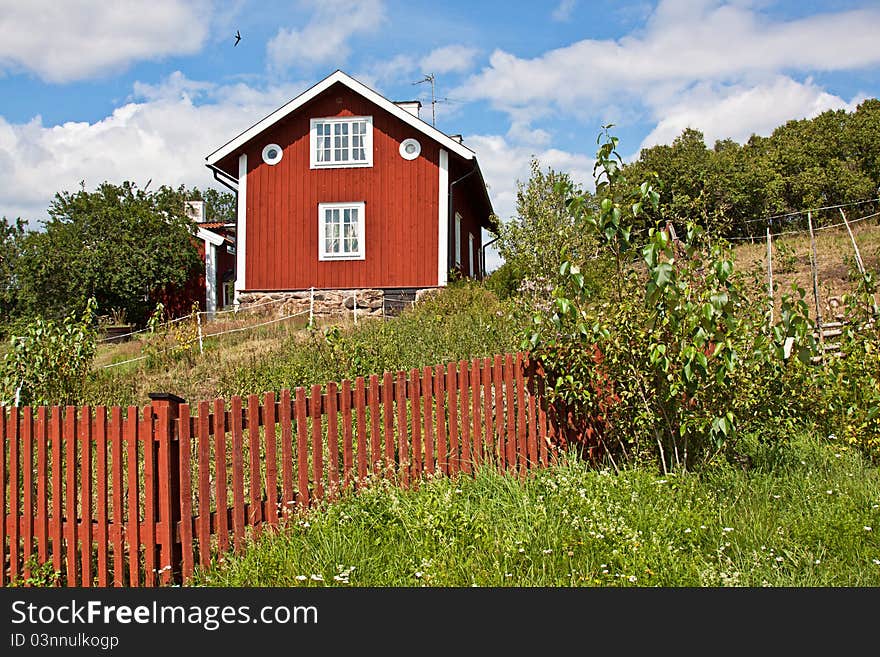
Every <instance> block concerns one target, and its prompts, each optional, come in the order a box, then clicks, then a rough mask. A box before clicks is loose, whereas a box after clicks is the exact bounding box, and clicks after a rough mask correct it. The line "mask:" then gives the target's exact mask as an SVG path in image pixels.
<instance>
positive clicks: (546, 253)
mask: <svg viewBox="0 0 880 657" xmlns="http://www.w3.org/2000/svg"><path fill="white" fill-rule="evenodd" d="M530 170H531V174H530V176H529V180H528V181H527V182H525V183H523V182H522V181H518V182H517V194H516V210H517V216H516V218H514V219H512V220H510V221H508V222H506V223H503V224H502V225H501V231H500V234H499V239H498V241H497V242H496V246H497V248H498V252H499V254H500V255H501V257H502V258H504V262H505V264H506V267H507V269H506V270H505V271H504V272H503V276H504V278H505V279H506V282H505V285H506V286H507V287H511V286H512V284H513V281H514V280H516V279H518V287H519V288H520V291H522V292H525V293H527V296H529V297H530V298H532V299H534V298H540V297H546V296H547V293H548V292H549V291H550V290H552V289H553V286H554V285H555V284H556V283H557V279H558V276H559V267H560V266H561V265H562V263H563V262H564V261H566V260H571V261H573V262H576V263H578V264H581V265H584V264H585V263H586V262H587V261H588V260H589V259H591V258H593V257H594V256H595V254H596V240H595V238H594V237H593V236H591V235H588V234H587V233H585V231H583V230H582V229H581V228H580V227H578V226H577V224H576V222H575V219H574V215H573V214H572V211H571V209H570V208H569V207H568V199H569V196H568V190H572V189H575V190H577V192H578V193H579V194H583V192H581V190H580V189H579V188H578V187H577V186H576V185H575V184H574V183H573V181H572V180H571V177H570V176H569V175H568V174H567V173H561V172H558V171H554V170H553V169H552V168H550V167H547V169H546V170H545V169H542V168H541V165H540V163H539V162H538V160H537V159H534V158H533V159H532V160H531V162H530ZM585 197H586V198H590V197H589V195H586V196H585ZM587 202H589V201H587Z"/></svg>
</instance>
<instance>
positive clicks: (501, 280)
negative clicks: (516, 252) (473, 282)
mask: <svg viewBox="0 0 880 657" xmlns="http://www.w3.org/2000/svg"><path fill="white" fill-rule="evenodd" d="M522 278H523V276H522V274H521V273H520V272H519V271H517V269H516V267H515V266H514V265H513V264H512V263H510V262H505V263H504V264H502V265H501V266H500V267H498V269H496V270H495V271H493V272H492V273H491V274H489V275H488V276H487V277H486V278H485V279H484V280H483V284H484V285H485V286H486V289H488V290H491V291H492V292H494V293H495V296H497V297H498V298H499V299H509V298H511V297H513V296H515V295H516V294H517V292H518V291H519V288H520V284H521V283H522Z"/></svg>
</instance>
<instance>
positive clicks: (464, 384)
mask: <svg viewBox="0 0 880 657" xmlns="http://www.w3.org/2000/svg"><path fill="white" fill-rule="evenodd" d="M469 385H470V377H469V376H468V364H467V361H466V360H462V361H459V363H458V402H459V404H461V413H460V416H459V417H461V469H462V471H464V472H465V473H466V474H470V473H471V469H472V468H471V416H470V413H469V412H468V404H470V395H468V386H469Z"/></svg>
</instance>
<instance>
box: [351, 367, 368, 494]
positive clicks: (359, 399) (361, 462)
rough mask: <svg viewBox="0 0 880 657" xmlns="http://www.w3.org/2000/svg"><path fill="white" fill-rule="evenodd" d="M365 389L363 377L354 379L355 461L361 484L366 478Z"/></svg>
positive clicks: (360, 484)
mask: <svg viewBox="0 0 880 657" xmlns="http://www.w3.org/2000/svg"><path fill="white" fill-rule="evenodd" d="M366 403H367V391H366V386H365V384H364V377H362V376H359V377H357V378H356V379H355V380H354V408H355V417H356V418H357V419H356V422H357V446H358V448H357V449H358V453H357V461H358V485H359V486H362V485H363V484H364V481H365V480H366V478H367V408H366Z"/></svg>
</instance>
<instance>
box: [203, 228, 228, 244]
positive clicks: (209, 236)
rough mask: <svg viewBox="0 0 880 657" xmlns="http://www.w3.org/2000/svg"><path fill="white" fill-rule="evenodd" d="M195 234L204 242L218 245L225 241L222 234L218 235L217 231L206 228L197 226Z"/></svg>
mask: <svg viewBox="0 0 880 657" xmlns="http://www.w3.org/2000/svg"><path fill="white" fill-rule="evenodd" d="M197 234H198V238H199V239H200V240H204V241H206V242H209V243H210V244H213V245H214V246H220V245H221V244H223V242H225V241H226V238H225V237H223V236H222V235H218V234H217V233H215V232H213V231H210V230H208V229H207V228H199V231H198V233H197Z"/></svg>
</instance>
